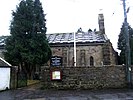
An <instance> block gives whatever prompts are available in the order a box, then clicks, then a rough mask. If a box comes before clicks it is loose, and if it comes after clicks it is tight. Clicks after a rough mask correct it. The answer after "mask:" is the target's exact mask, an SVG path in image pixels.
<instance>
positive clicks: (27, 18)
mask: <svg viewBox="0 0 133 100" xmlns="http://www.w3.org/2000/svg"><path fill="white" fill-rule="evenodd" d="M45 22H46V19H45V15H44V12H43V8H42V5H41V3H40V1H39V0H34V1H33V0H22V1H21V2H20V3H19V5H18V6H17V8H16V11H13V12H12V21H11V25H10V34H11V35H10V36H9V37H8V38H7V40H6V47H5V49H6V52H5V59H6V60H7V61H8V62H10V63H11V64H12V65H17V66H19V67H21V69H22V70H23V71H24V72H26V73H27V74H29V75H31V74H32V72H33V69H35V67H36V66H41V65H43V64H44V63H47V61H48V60H49V59H50V57H51V49H50V46H49V44H48V41H47V38H46V30H47V28H46V23H45ZM29 77H30V76H29Z"/></svg>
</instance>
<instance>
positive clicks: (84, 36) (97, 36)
mask: <svg viewBox="0 0 133 100" xmlns="http://www.w3.org/2000/svg"><path fill="white" fill-rule="evenodd" d="M75 35H76V36H75V38H76V42H90V43H92V42H100V43H101V42H106V41H107V40H108V38H107V36H106V34H101V33H99V32H93V31H92V32H79V33H75ZM47 39H48V41H49V43H71V42H74V33H54V34H47Z"/></svg>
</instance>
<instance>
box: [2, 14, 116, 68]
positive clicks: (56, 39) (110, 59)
mask: <svg viewBox="0 0 133 100" xmlns="http://www.w3.org/2000/svg"><path fill="white" fill-rule="evenodd" d="M98 24H99V31H96V30H94V31H92V30H91V29H89V30H88V31H87V32H84V31H83V30H82V28H79V29H78V30H77V32H72V33H52V34H46V36H47V39H48V41H49V45H50V47H51V50H52V58H53V59H55V57H56V64H55V65H52V64H51V60H50V61H49V62H48V65H49V66H62V67H72V66H79V67H80V66H103V65H116V64H117V56H116V52H115V50H114V49H113V46H112V43H111V42H110V40H109V39H108V38H107V36H106V34H105V28H104V16H103V14H99V15H98ZM6 38H7V36H1V37H0V57H2V58H3V54H2V52H3V51H4V45H5V44H4V43H5V39H6ZM74 44H75V45H74ZM52 58H51V59H52ZM57 58H58V59H60V60H57ZM54 61H55V60H54ZM54 63H55V62H54ZM58 63H60V64H58Z"/></svg>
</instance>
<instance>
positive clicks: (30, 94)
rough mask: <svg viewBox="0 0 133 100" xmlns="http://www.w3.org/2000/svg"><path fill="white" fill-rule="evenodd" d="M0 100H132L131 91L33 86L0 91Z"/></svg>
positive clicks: (132, 94) (132, 92)
mask: <svg viewBox="0 0 133 100" xmlns="http://www.w3.org/2000/svg"><path fill="white" fill-rule="evenodd" d="M0 100H133V90H132V89H106V90H41V89H40V87H39V86H37V85H33V86H30V87H24V88H20V89H17V90H7V91H2V92H0Z"/></svg>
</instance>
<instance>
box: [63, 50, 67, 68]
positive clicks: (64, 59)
mask: <svg viewBox="0 0 133 100" xmlns="http://www.w3.org/2000/svg"><path fill="white" fill-rule="evenodd" d="M63 65H64V66H67V50H63Z"/></svg>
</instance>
